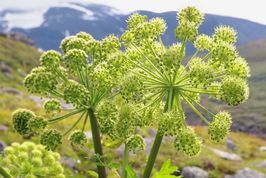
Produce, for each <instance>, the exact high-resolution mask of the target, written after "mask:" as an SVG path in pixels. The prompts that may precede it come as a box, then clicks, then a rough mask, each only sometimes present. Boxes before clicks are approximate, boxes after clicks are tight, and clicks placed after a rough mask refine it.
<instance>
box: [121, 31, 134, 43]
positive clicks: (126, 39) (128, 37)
mask: <svg viewBox="0 0 266 178" xmlns="http://www.w3.org/2000/svg"><path fill="white" fill-rule="evenodd" d="M121 41H122V42H123V44H124V45H126V46H130V44H131V43H133V41H134V34H133V33H132V32H131V31H125V32H124V33H123V34H122V35H121Z"/></svg>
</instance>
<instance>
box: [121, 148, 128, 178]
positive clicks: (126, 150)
mask: <svg viewBox="0 0 266 178" xmlns="http://www.w3.org/2000/svg"><path fill="white" fill-rule="evenodd" d="M127 165H128V147H127V144H126V143H125V148H124V153H123V162H122V178H127V172H126V167H127Z"/></svg>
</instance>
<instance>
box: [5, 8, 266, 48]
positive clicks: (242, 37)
mask: <svg viewBox="0 0 266 178" xmlns="http://www.w3.org/2000/svg"><path fill="white" fill-rule="evenodd" d="M10 13H11V12H9V11H7V10H6V11H4V12H2V13H1V12H0V30H2V31H3V30H4V29H5V28H7V27H8V24H9V23H11V22H8V21H7V20H1V19H5V17H6V16H7V15H8V14H10ZM12 13H13V14H16V13H19V12H14V11H12ZM27 13H29V12H27ZM140 13H141V14H145V15H147V16H148V17H149V18H151V17H162V18H164V19H165V20H166V22H167V25H168V30H167V32H166V34H165V36H164V37H163V40H164V42H165V43H166V44H172V43H174V42H175V37H174V29H175V28H176V26H177V20H176V12H173V11H172V12H165V13H154V12H148V11H140ZM17 15H19V14H17ZM128 16H129V15H128V14H126V15H125V14H121V13H119V12H118V11H117V10H116V9H113V8H112V7H108V6H104V5H99V4H89V5H86V6H85V5H81V4H77V3H69V4H68V5H64V6H60V7H51V8H49V9H48V10H47V11H46V12H45V13H44V14H43V18H44V19H43V22H41V25H40V26H37V27H34V28H19V27H18V28H15V27H13V28H12V29H11V30H12V31H17V32H22V33H25V34H27V35H28V36H29V37H30V38H32V39H33V40H34V41H35V42H36V45H37V46H38V47H41V48H43V49H45V50H47V49H51V48H52V49H58V46H59V43H60V41H61V39H62V38H64V37H65V36H66V35H69V34H70V35H72V34H75V33H77V32H79V31H86V32H89V33H91V34H92V35H93V36H94V37H95V38H96V39H101V38H103V37H105V36H106V35H108V34H110V33H113V34H115V35H121V33H122V32H123V31H124V30H125V29H126V19H127V18H128ZM1 17H2V18H1ZM21 23H22V22H20V24H21ZM25 23H29V22H28V21H25ZM11 24H12V23H11ZM218 25H230V26H232V27H234V28H235V29H236V30H237V31H238V36H239V40H238V46H242V45H245V44H247V43H249V42H251V41H255V40H258V39H264V38H265V39H266V26H265V25H261V24H258V23H254V22H251V21H248V20H243V19H239V18H232V17H225V16H217V15H211V14H206V16H205V22H204V24H203V25H202V26H201V27H200V33H207V34H209V35H211V34H212V33H213V28H214V27H216V26H218ZM189 51H191V48H190V49H189Z"/></svg>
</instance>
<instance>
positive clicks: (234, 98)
mask: <svg viewBox="0 0 266 178" xmlns="http://www.w3.org/2000/svg"><path fill="white" fill-rule="evenodd" d="M221 92H222V94H221V99H222V101H225V102H226V103H227V104H228V105H232V106H236V105H239V104H241V103H243V102H244V101H245V100H246V99H247V98H248V95H249V90H248V86H247V83H246V81H245V80H243V79H241V78H237V77H227V78H225V79H224V80H223V81H222V83H221Z"/></svg>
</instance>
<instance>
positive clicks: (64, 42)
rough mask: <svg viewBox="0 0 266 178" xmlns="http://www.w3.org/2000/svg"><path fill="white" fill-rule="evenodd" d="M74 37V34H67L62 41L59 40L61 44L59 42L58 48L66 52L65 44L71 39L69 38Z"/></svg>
mask: <svg viewBox="0 0 266 178" xmlns="http://www.w3.org/2000/svg"><path fill="white" fill-rule="evenodd" d="M74 38H76V37H75V36H68V37H66V38H64V39H63V40H62V41H61V44H60V49H61V50H62V51H63V52H64V53H66V52H67V44H68V42H69V41H70V40H71V39H74Z"/></svg>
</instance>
